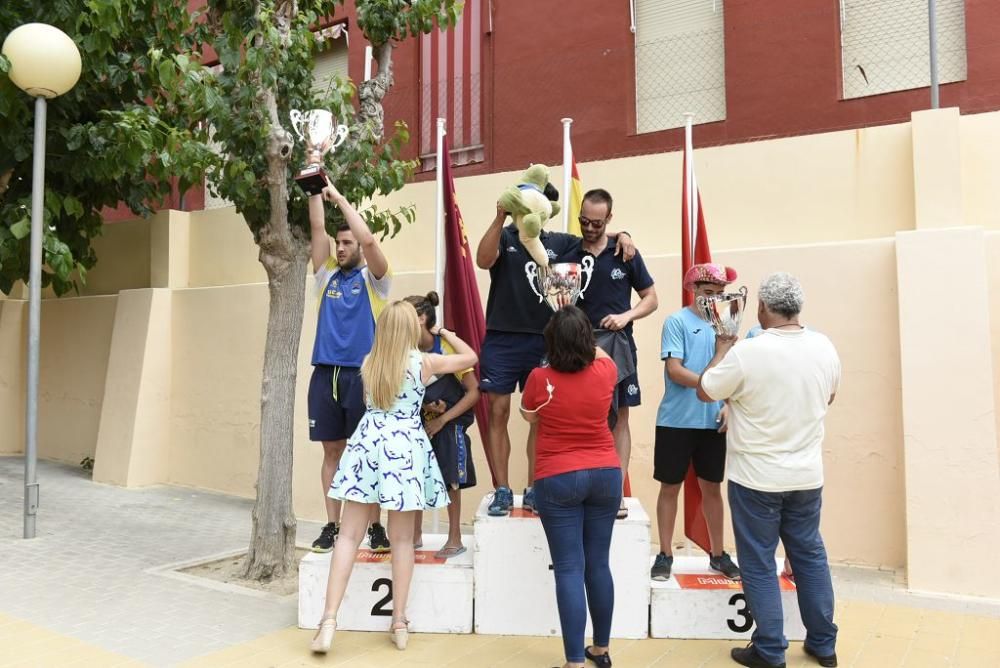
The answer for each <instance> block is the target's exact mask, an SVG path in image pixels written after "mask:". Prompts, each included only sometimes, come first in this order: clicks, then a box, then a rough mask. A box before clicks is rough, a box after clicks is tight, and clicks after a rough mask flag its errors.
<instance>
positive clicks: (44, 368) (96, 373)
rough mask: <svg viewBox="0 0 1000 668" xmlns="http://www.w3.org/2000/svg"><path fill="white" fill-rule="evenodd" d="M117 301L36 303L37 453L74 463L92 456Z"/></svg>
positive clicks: (91, 299)
mask: <svg viewBox="0 0 1000 668" xmlns="http://www.w3.org/2000/svg"><path fill="white" fill-rule="evenodd" d="M117 300H118V297H116V296H107V297H78V298H66V299H46V300H44V301H43V302H42V325H41V348H40V350H39V379H38V384H39V393H38V455H39V456H40V457H43V458H46V459H55V460H58V461H65V462H69V463H72V464H79V463H80V460H81V459H83V458H84V457H92V456H93V455H94V450H95V447H96V445H97V432H98V427H99V423H100V416H101V404H102V402H103V400H104V382H105V375H106V373H107V368H108V351H109V350H110V347H111V330H112V328H113V327H114V315H115V304H116V302H117ZM25 313H27V309H25Z"/></svg>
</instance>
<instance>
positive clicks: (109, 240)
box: [25, 212, 169, 296]
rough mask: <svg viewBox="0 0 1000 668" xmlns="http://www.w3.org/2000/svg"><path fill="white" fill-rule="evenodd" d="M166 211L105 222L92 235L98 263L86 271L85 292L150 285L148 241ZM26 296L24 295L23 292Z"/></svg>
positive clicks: (104, 292)
mask: <svg viewBox="0 0 1000 668" xmlns="http://www.w3.org/2000/svg"><path fill="white" fill-rule="evenodd" d="M168 215H169V214H168V213H167V212H162V213H158V214H157V215H156V216H153V217H152V218H150V219H148V220H143V219H139V220H127V221H123V222H120V223H113V224H111V225H105V226H104V228H103V231H102V233H101V236H99V237H97V238H96V239H94V252H95V253H97V264H96V265H95V266H94V268H93V269H91V270H90V271H89V272H88V273H87V284H86V285H85V286H84V287H83V289H82V290H81V291H80V292H81V293H82V294H84V295H114V294H118V291H119V290H131V289H135V288H148V287H149V286H150V275H149V274H150V243H151V229H152V224H153V222H155V221H156V220H163V219H166V218H167V216H168ZM25 296H27V295H25Z"/></svg>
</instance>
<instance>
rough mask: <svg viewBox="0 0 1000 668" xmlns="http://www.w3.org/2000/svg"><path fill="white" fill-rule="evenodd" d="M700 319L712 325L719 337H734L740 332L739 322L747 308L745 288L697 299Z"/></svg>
mask: <svg viewBox="0 0 1000 668" xmlns="http://www.w3.org/2000/svg"><path fill="white" fill-rule="evenodd" d="M696 304H697V306H698V310H699V311H701V315H702V317H704V318H705V320H707V321H708V322H709V324H710V325H712V329H714V330H715V333H716V334H718V335H719V336H736V335H737V334H739V331H740V321H741V320H743V311H744V310H746V307H747V288H746V286H745V285H744V286H743V287H741V288H740V289H739V292H729V293H726V294H724V295H717V296H715V297H698V298H697V300H696Z"/></svg>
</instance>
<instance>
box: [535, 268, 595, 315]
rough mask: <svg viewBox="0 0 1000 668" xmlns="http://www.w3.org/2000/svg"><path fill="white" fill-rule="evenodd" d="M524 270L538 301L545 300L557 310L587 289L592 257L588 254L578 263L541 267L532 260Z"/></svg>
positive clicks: (574, 300) (572, 301)
mask: <svg viewBox="0 0 1000 668" xmlns="http://www.w3.org/2000/svg"><path fill="white" fill-rule="evenodd" d="M524 271H525V273H526V274H527V276H528V284H529V285H531V291H532V292H534V293H535V294H536V295H537V296H538V301H540V302H545V303H546V304H548V305H549V308H551V309H552V310H553V311H558V310H559V309H561V308H562V307H563V306H569V305H571V304H575V303H576V300H577V299H579V298H580V295H582V294H583V293H584V292H586V291H587V287H588V286H589V285H590V279H591V277H592V276H593V273H594V258H592V257H590V256H589V255H588V256H586V257H584V258H583V262H582V263H579V264H577V263H576V262H558V263H556V264H550V265H549V266H548V268H542V269H539V268H538V265H536V264H535V263H534V262H529V263H528V264H526V265H525V267H524ZM584 279H586V280H584Z"/></svg>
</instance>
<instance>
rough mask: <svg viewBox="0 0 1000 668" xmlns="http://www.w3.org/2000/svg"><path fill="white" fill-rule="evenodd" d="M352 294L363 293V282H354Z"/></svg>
mask: <svg viewBox="0 0 1000 668" xmlns="http://www.w3.org/2000/svg"><path fill="white" fill-rule="evenodd" d="M351 294H352V295H358V294H361V284H360V283H353V284H352V285H351Z"/></svg>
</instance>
